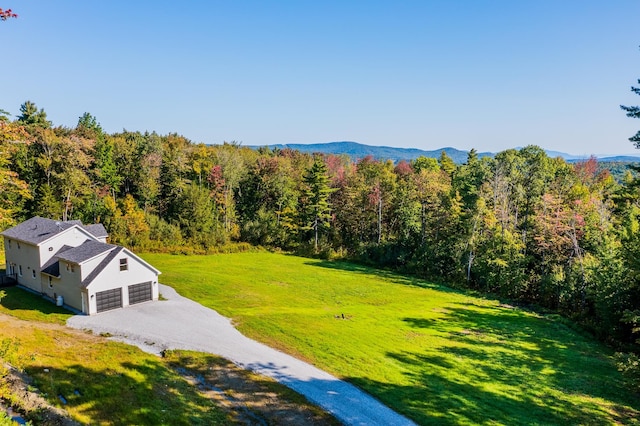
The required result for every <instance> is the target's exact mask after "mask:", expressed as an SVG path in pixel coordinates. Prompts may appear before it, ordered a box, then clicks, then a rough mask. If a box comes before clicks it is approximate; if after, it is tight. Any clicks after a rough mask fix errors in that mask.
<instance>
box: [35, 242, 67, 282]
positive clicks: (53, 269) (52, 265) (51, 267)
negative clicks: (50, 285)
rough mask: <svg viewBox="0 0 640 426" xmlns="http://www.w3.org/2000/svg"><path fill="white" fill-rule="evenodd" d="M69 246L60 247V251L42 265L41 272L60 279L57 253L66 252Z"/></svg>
mask: <svg viewBox="0 0 640 426" xmlns="http://www.w3.org/2000/svg"><path fill="white" fill-rule="evenodd" d="M70 248H73V247H71V246H67V245H64V246H62V247H60V250H58V251H57V252H56V254H54V255H53V257H52V258H51V259H49V260H48V261H47V262H46V263H45V264H44V265H42V271H41V272H43V273H45V274H48V275H51V276H52V277H56V278H60V264H59V263H58V258H57V257H56V256H57V255H58V254H59V253H62V252H63V251H67V250H69V249H70Z"/></svg>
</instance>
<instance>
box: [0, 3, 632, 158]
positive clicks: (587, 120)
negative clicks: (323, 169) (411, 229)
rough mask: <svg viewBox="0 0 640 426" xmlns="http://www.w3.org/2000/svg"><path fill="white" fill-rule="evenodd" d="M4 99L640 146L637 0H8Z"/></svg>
mask: <svg viewBox="0 0 640 426" xmlns="http://www.w3.org/2000/svg"><path fill="white" fill-rule="evenodd" d="M0 7H3V8H5V9H6V8H12V9H13V10H14V12H16V13H18V14H19V17H18V19H13V20H9V21H6V22H0V46H2V50H3V54H2V57H3V60H2V66H0V79H1V80H0V81H2V85H3V87H2V91H1V92H0V93H1V95H0V108H1V109H4V110H7V111H9V112H10V113H12V114H14V115H17V114H19V108H20V105H21V104H22V103H23V102H24V101H26V100H31V101H33V102H35V103H36V104H37V105H38V107H41V108H44V109H45V111H46V112H47V114H48V117H49V119H51V120H52V121H53V122H54V124H56V125H64V126H69V127H73V126H75V125H76V123H77V120H78V117H79V116H80V115H82V114H83V113H84V112H85V111H86V112H90V113H91V114H93V115H94V116H96V118H97V119H98V121H99V122H100V123H101V124H102V127H103V128H104V129H105V130H107V131H108V132H116V131H120V130H122V129H127V130H140V131H145V130H148V131H156V132H158V133H161V134H166V133H169V132H176V133H179V134H182V135H184V136H186V137H188V138H189V139H191V140H192V141H194V142H204V143H222V142H223V141H238V142H241V143H242V144H244V145H265V144H274V143H318V142H330V141H344V140H350V141H356V142H360V143H364V144H369V145H386V146H397V147H407V148H421V149H437V148H441V147H445V146H453V147H455V148H458V149H470V148H476V149H478V150H479V151H494V152H495V151H500V150H503V149H507V148H512V147H518V146H525V145H528V144H536V145H539V146H542V147H544V148H547V149H552V150H558V151H564V152H568V153H572V154H577V155H589V154H604V153H610V154H621V153H632V154H636V155H638V154H640V151H636V150H635V149H634V147H633V145H632V144H631V142H629V141H628V138H629V137H630V136H632V135H633V134H635V132H636V131H637V130H638V129H640V120H633V119H630V118H626V117H625V115H624V113H623V112H622V111H621V110H620V109H619V105H620V104H624V105H638V104H640V97H638V96H637V95H634V94H633V93H631V91H630V87H631V85H634V84H636V82H637V80H638V79H639V78H640V49H639V47H638V46H639V45H640V26H639V25H638V16H640V2H638V1H637V0H615V1H595V0H594V1H589V0H582V1H577V0H576V1H574V0H553V1H544V0H543V1H539V0H536V1H533V0H531V1H507V0H504V1H490V0H487V1H480V0H476V1H463V0H460V1H445V0H438V1H435V0H433V1H432V0H421V1H374V0H369V1H347V0H342V1H334V0H325V1H306V0H297V1H271V2H268V1H248V0H234V1H224V2H223V1H189V2H168V1H147V0H136V1H120V0H112V1H108V2H107V1H100V2H99V1H64V0H57V1H55V2H54V1H50V0H49V1H45V0H28V1H27V0H0Z"/></svg>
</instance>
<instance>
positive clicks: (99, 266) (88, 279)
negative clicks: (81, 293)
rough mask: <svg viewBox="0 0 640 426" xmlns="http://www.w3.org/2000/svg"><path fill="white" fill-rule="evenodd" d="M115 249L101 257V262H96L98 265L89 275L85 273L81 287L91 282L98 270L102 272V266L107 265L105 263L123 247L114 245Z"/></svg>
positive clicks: (98, 272)
mask: <svg viewBox="0 0 640 426" xmlns="http://www.w3.org/2000/svg"><path fill="white" fill-rule="evenodd" d="M114 247H115V248H116V249H115V250H112V251H111V253H109V254H108V255H107V256H106V257H105V258H104V259H102V262H100V263H99V264H98V266H96V267H95V268H94V270H93V271H91V273H90V274H89V275H87V278H85V279H84V280H82V287H85V288H86V287H87V286H88V285H89V284H91V282H92V281H93V280H94V279H95V278H96V277H97V276H98V275H99V274H100V272H102V271H103V270H104V268H106V267H107V265H108V264H109V263H110V262H111V261H112V260H113V259H114V258H115V257H116V256H117V255H118V254H119V253H120V252H122V250H124V247H120V246H114Z"/></svg>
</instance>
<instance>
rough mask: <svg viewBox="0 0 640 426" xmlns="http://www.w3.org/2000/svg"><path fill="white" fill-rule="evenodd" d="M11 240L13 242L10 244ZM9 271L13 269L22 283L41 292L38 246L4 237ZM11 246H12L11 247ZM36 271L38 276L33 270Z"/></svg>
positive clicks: (19, 282)
mask: <svg viewBox="0 0 640 426" xmlns="http://www.w3.org/2000/svg"><path fill="white" fill-rule="evenodd" d="M9 240H11V244H9ZM4 242H5V244H4V247H5V258H6V263H7V272H9V271H12V272H13V273H14V274H16V276H17V278H18V284H21V285H23V286H25V287H27V288H30V289H31V290H34V291H37V292H41V291H42V284H41V282H40V265H39V264H38V248H37V247H36V246H34V245H31V244H27V243H24V242H22V241H16V240H13V239H10V238H7V237H4ZM9 246H11V247H9ZM21 271H22V273H20V272H21ZM32 271H36V278H35V279H34V278H33V272H32Z"/></svg>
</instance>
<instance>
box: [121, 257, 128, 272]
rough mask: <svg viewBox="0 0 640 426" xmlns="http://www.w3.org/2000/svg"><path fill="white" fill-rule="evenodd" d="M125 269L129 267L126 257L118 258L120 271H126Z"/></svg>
mask: <svg viewBox="0 0 640 426" xmlns="http://www.w3.org/2000/svg"><path fill="white" fill-rule="evenodd" d="M127 269H129V264H128V263H127V258H126V257H125V258H124V259H120V270H121V271H126V270H127Z"/></svg>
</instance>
